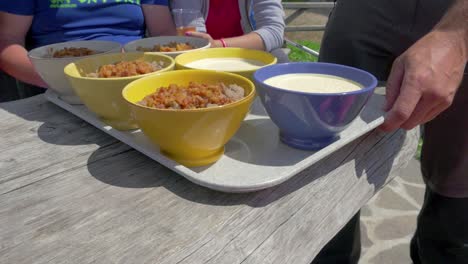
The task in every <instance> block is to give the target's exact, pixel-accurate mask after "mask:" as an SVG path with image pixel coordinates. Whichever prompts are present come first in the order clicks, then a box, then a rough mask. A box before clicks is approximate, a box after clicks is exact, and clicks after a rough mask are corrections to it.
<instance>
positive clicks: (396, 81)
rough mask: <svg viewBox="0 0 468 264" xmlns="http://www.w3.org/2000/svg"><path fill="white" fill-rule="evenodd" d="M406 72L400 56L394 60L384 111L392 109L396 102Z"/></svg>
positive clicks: (388, 81)
mask: <svg viewBox="0 0 468 264" xmlns="http://www.w3.org/2000/svg"><path fill="white" fill-rule="evenodd" d="M404 74H405V67H404V64H403V63H402V59H400V58H398V59H396V60H395V61H394V62H393V65H392V70H391V72H390V75H389V77H388V80H387V89H386V92H385V99H386V103H385V107H384V111H388V110H390V109H391V108H392V106H393V104H394V103H395V100H396V98H397V97H398V94H399V93H400V87H401V84H402V82H403V77H404Z"/></svg>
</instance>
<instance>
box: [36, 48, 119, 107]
mask: <svg viewBox="0 0 468 264" xmlns="http://www.w3.org/2000/svg"><path fill="white" fill-rule="evenodd" d="M121 49H122V46H121V45H120V43H117V42H112V41H70V42H62V43H56V44H51V45H47V46H42V47H39V48H35V49H33V50H31V51H29V52H28V57H29V59H30V60H31V62H32V64H33V66H34V69H35V70H36V72H37V73H38V74H39V76H41V78H42V79H43V80H44V81H45V82H46V83H47V85H48V86H49V88H50V89H52V90H54V91H55V92H56V93H58V95H59V97H60V98H61V99H62V100H64V101H66V102H67V103H71V104H80V103H81V101H80V100H79V98H78V97H77V96H76V94H75V92H74V91H73V89H72V88H71V86H70V83H69V82H68V79H67V77H66V76H65V74H64V72H63V68H65V66H66V65H68V64H69V63H71V62H74V61H76V60H79V59H81V58H86V57H92V56H96V55H99V54H108V53H120V52H121Z"/></svg>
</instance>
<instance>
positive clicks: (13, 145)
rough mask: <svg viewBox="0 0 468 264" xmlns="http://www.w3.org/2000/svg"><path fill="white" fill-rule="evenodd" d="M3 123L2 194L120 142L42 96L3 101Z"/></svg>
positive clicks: (121, 148)
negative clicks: (101, 148)
mask: <svg viewBox="0 0 468 264" xmlns="http://www.w3.org/2000/svg"><path fill="white" fill-rule="evenodd" d="M0 124H2V126H0V134H1V135H2V136H1V137H0V149H1V152H0V171H1V173H0V195H1V194H2V193H6V192H9V191H11V190H14V189H17V188H21V187H22V186H24V185H27V184H30V183H33V182H35V181H38V180H41V179H42V178H44V177H49V176H50V175H52V174H54V173H60V172H62V171H65V170H68V169H70V168H73V167H76V166H83V165H85V164H86V162H87V159H88V156H89V154H90V153H92V152H93V151H95V150H96V149H98V148H99V147H100V146H102V147H104V146H110V145H112V144H115V143H117V141H116V140H115V139H114V138H112V137H109V136H108V135H106V134H105V133H102V132H101V131H99V130H97V129H95V128H94V127H92V126H90V125H88V124H87V123H86V122H84V121H82V120H80V119H78V118H76V117H75V116H73V115H71V114H69V113H67V112H66V111H63V110H62V109H60V108H59V107H57V106H55V105H53V104H51V103H48V102H47V101H46V100H45V99H44V98H43V96H36V97H33V98H29V99H26V100H20V101H17V102H11V103H4V104H0ZM117 148H118V149H116V151H124V150H128V149H129V148H128V147H126V146H125V145H120V144H119V145H118V146H117Z"/></svg>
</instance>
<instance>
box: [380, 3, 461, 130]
mask: <svg viewBox="0 0 468 264" xmlns="http://www.w3.org/2000/svg"><path fill="white" fill-rule="evenodd" d="M467 61H468V0H456V2H455V4H454V5H453V6H452V7H451V8H450V9H449V11H448V12H447V13H446V15H445V16H444V17H443V18H442V20H441V21H440V22H439V23H438V24H437V25H436V26H435V27H434V29H433V30H432V31H431V32H429V33H428V34H427V35H426V36H424V37H423V38H421V39H420V40H419V41H417V42H416V43H415V44H414V45H413V46H411V47H410V48H409V49H408V50H407V51H406V52H404V53H403V54H402V55H401V56H400V57H398V58H397V59H396V60H395V62H394V63H393V67H392V71H391V73H390V76H389V79H388V82H387V94H386V99H387V104H386V106H385V108H386V109H385V110H386V111H388V112H387V114H386V117H385V122H384V124H383V125H382V126H381V128H382V129H383V130H385V131H392V130H395V129H397V128H400V127H401V128H404V129H412V128H414V127H415V126H417V125H420V124H423V123H426V122H429V121H431V120H432V119H434V118H435V117H436V116H437V115H439V114H440V113H441V112H443V111H444V110H445V109H447V108H448V107H449V106H450V105H451V104H452V101H453V98H454V97H455V94H456V92H457V89H458V87H459V85H460V83H461V80H462V78H463V71H464V69H465V65H466V63H467Z"/></svg>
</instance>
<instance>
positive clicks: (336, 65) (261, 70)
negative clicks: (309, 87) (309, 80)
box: [253, 62, 378, 96]
mask: <svg viewBox="0 0 468 264" xmlns="http://www.w3.org/2000/svg"><path fill="white" fill-rule="evenodd" d="M300 64H302V65H310V64H315V65H328V66H334V67H337V68H342V69H349V70H353V71H356V72H360V73H362V74H364V75H367V76H369V77H370V78H371V79H372V82H371V85H368V86H365V87H363V88H362V89H360V90H356V91H350V92H342V93H312V92H301V91H293V90H287V89H283V88H278V87H275V86H271V85H268V84H266V83H265V80H267V79H265V80H263V81H260V80H259V78H258V75H259V74H261V73H262V72H263V71H267V70H269V69H271V68H282V67H288V66H289V65H300ZM311 73H312V72H311ZM284 74H294V73H284ZM279 75H283V74H278V75H274V76H271V77H269V78H272V77H275V76H279ZM328 75H332V74H328ZM332 76H335V75H332ZM253 77H254V80H255V82H258V83H261V84H262V85H265V86H267V87H268V88H269V89H274V90H278V91H282V92H286V93H294V94H301V95H315V96H331V95H353V94H361V93H366V92H369V91H371V90H374V89H375V88H376V87H377V84H378V81H377V78H376V77H375V76H374V75H373V74H372V73H370V72H367V71H364V70H361V69H358V68H356V67H351V66H346V65H342V64H336V63H329V62H288V63H280V64H275V65H269V66H265V67H263V68H260V69H258V70H257V71H255V73H254V75H253ZM338 77H341V76H338ZM341 78H344V77H341ZM345 79H349V78H345ZM351 81H354V80H351ZM354 82H355V81H354ZM358 83H359V82H358Z"/></svg>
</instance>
